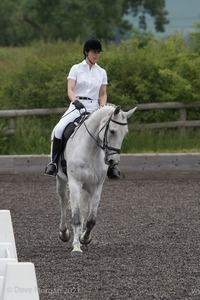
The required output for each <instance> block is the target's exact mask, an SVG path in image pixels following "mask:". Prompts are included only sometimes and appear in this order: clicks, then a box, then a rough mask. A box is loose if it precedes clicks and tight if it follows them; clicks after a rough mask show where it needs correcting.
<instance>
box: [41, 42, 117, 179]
mask: <svg viewBox="0 0 200 300" xmlns="http://www.w3.org/2000/svg"><path fill="white" fill-rule="evenodd" d="M102 51H103V50H102V45H101V43H100V41H99V40H97V39H89V40H87V41H86V42H85V44H84V47H83V54H84V57H85V59H84V60H83V61H82V62H81V63H79V64H75V65H73V66H72V68H71V70H70V72H69V75H68V77H67V79H68V86H67V87H68V97H69V99H70V101H71V103H70V105H69V108H68V110H67V111H66V112H65V114H64V115H63V117H62V118H61V119H60V121H59V122H58V124H57V125H56V126H55V129H54V138H53V143H52V151H51V152H52V153H51V155H52V157H51V162H50V163H49V164H48V165H47V166H46V168H45V175H50V176H56V174H57V171H58V166H57V164H58V160H59V155H60V148H61V139H62V135H63V131H64V129H65V128H66V126H67V125H68V124H69V123H71V122H73V121H74V120H75V119H76V118H77V117H79V116H80V113H83V112H85V110H86V111H87V112H89V113H92V112H93V111H94V110H96V109H97V108H98V107H99V105H100V106H103V105H105V104H106V102H107V92H106V86H107V73H106V71H105V70H104V69H103V68H101V67H100V66H99V65H98V64H97V63H96V62H97V60H98V58H99V55H100V53H101V52H102ZM107 175H108V177H109V178H112V179H114V178H119V177H120V172H119V170H118V169H117V167H116V166H114V167H109V169H108V174H107Z"/></svg>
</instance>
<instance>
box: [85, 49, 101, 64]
mask: <svg viewBox="0 0 200 300" xmlns="http://www.w3.org/2000/svg"><path fill="white" fill-rule="evenodd" d="M99 55H100V51H99V50H90V51H88V53H87V57H88V59H89V61H91V62H92V63H93V64H95V63H96V61H97V60H98V58H99Z"/></svg>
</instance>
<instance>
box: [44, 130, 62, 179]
mask: <svg viewBox="0 0 200 300" xmlns="http://www.w3.org/2000/svg"><path fill="white" fill-rule="evenodd" d="M60 149H61V139H58V138H56V137H55V136H54V138H53V144H52V157H51V162H50V163H49V164H48V165H47V166H46V168H45V171H44V174H45V175H50V176H55V175H56V174H57V171H58V160H59V155H60Z"/></svg>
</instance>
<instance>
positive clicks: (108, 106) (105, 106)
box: [88, 103, 116, 118]
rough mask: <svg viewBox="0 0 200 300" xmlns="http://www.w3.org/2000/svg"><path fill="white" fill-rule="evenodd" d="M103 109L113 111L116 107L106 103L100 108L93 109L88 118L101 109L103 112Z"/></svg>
mask: <svg viewBox="0 0 200 300" xmlns="http://www.w3.org/2000/svg"><path fill="white" fill-rule="evenodd" d="M105 108H113V110H114V109H115V108H116V105H115V104H112V103H106V104H105V105H102V106H100V107H98V108H97V109H95V110H94V111H93V112H92V113H91V114H89V116H88V118H91V117H92V116H93V115H95V114H96V113H97V112H98V111H100V110H102V109H103V110H104V109H105Z"/></svg>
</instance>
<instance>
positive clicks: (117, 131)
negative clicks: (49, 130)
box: [56, 104, 136, 255]
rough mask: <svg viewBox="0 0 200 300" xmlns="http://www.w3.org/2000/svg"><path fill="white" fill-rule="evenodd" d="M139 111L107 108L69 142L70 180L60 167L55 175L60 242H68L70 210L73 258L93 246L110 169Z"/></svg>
mask: <svg viewBox="0 0 200 300" xmlns="http://www.w3.org/2000/svg"><path fill="white" fill-rule="evenodd" d="M135 110H136V107H135V108H133V109H131V110H129V111H128V112H124V111H122V110H121V108H120V107H119V106H115V105H111V104H107V105H104V106H102V107H100V108H98V109H97V110H95V111H94V112H93V113H92V114H90V115H89V117H88V118H87V119H86V120H85V121H84V122H83V123H82V125H81V126H78V127H77V129H76V130H75V132H74V133H73V135H72V136H71V137H70V138H69V140H68V142H67V144H66V146H65V149H64V157H65V160H66V162H67V176H66V175H65V174H64V172H63V170H62V166H61V163H60V162H59V164H58V173H57V175H56V186H57V193H58V196H59V201H60V210H61V219H60V226H59V238H60V239H61V240H62V241H63V242H67V241H69V239H70V237H71V233H70V231H69V229H68V227H67V220H66V219H67V217H66V211H67V207H68V202H69V203H70V208H71V226H72V229H73V242H72V248H73V249H72V252H71V254H72V255H77V254H81V253H82V252H83V251H82V250H81V245H87V244H89V243H90V242H91V240H92V238H91V231H92V228H93V227H94V226H95V224H96V217H97V209H98V206H99V202H100V198H101V192H102V187H103V184H104V181H105V179H106V174H107V170H108V166H114V165H118V164H119V161H120V149H121V145H122V142H123V139H124V137H125V135H126V134H127V132H128V123H127V119H128V118H129V117H130V116H131V115H132V114H133V113H134V111H135Z"/></svg>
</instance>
